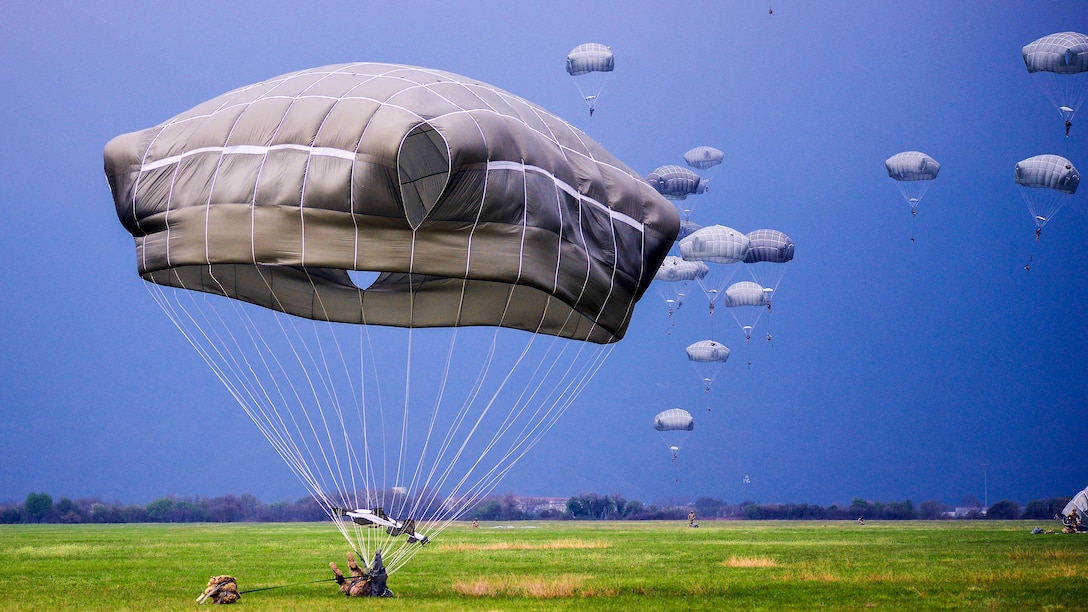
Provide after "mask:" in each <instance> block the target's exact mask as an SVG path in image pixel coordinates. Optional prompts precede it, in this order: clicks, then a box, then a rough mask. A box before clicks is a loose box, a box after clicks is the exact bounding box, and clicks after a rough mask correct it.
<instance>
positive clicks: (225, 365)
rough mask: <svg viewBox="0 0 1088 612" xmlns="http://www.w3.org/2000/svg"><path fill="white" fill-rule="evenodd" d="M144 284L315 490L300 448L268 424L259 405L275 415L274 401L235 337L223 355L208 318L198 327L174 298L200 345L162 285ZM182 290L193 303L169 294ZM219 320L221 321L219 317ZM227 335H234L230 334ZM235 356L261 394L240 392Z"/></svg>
mask: <svg viewBox="0 0 1088 612" xmlns="http://www.w3.org/2000/svg"><path fill="white" fill-rule="evenodd" d="M148 285H149V287H148V290H149V293H151V294H152V296H153V297H154V298H155V299H156V302H158V303H159V305H160V307H162V308H163V311H164V312H165V313H166V314H167V317H168V318H170V320H171V321H172V322H174V324H175V326H176V327H177V328H178V329H179V331H181V332H182V335H183V336H185V337H186V339H187V340H189V342H190V344H191V345H192V346H193V347H194V348H195V349H196V350H197V353H198V354H199V355H201V356H202V357H203V358H204V360H205V363H207V364H208V366H209V367H210V368H211V370H212V372H213V373H214V374H216V376H217V377H218V378H219V379H220V381H221V382H222V383H223V384H224V386H225V387H226V388H227V390H228V392H229V393H231V395H232V396H233V397H234V398H235V400H236V401H237V402H238V404H239V405H240V406H241V407H242V409H243V411H245V412H246V414H247V415H248V416H249V417H250V419H251V420H252V421H253V423H254V424H255V425H256V426H257V428H258V430H259V431H261V433H262V434H263V435H264V436H265V438H266V439H267V440H268V441H269V443H271V444H272V446H273V448H274V449H275V450H276V451H277V453H278V454H280V456H281V458H283V459H284V461H285V462H286V463H287V464H288V467H290V468H291V469H292V471H294V472H295V474H296V476H297V477H298V478H299V480H301V481H303V483H304V484H308V488H310V489H311V491H313V492H316V491H318V490H319V489H320V487H319V485H318V483H317V481H316V479H315V478H314V476H313V474H312V472H310V471H309V470H308V468H307V467H306V463H305V461H303V460H302V459H301V451H300V450H299V448H298V446H297V445H293V444H292V443H291V442H290V441H288V440H285V439H284V438H283V437H282V436H280V435H278V432H279V430H277V429H276V428H275V427H274V426H271V423H273V418H272V417H270V416H269V415H268V412H267V411H266V409H265V408H262V407H261V406H262V404H264V403H267V405H268V406H269V408H270V409H271V410H272V412H273V413H274V414H278V412H276V410H275V402H273V401H271V398H270V396H269V395H268V394H267V391H265V390H264V387H263V385H261V384H260V381H259V377H257V376H256V373H255V370H253V368H252V362H250V361H249V360H248V359H246V358H245V355H244V352H242V351H241V347H240V344H238V343H237V340H236V339H235V340H234V344H235V346H236V348H238V349H239V350H238V352H237V353H232V352H229V351H228V352H226V354H224V351H223V349H225V348H226V347H227V346H228V345H227V343H226V341H225V340H222V338H221V336H219V335H218V333H216V336H217V337H219V338H220V340H219V341H218V344H217V343H216V342H214V341H212V338H211V336H209V335H208V333H207V332H206V331H205V330H210V329H212V328H213V326H212V325H211V324H210V321H209V320H208V319H207V318H206V317H205V321H206V327H202V326H201V325H200V324H199V323H197V321H196V318H195V317H194V316H193V313H192V311H189V310H188V309H186V308H185V307H184V306H183V305H182V304H181V302H180V301H174V302H173V303H174V304H175V305H176V307H177V308H179V309H180V310H181V311H182V312H183V313H185V315H186V317H187V318H188V320H189V321H190V323H191V324H192V325H193V327H194V328H196V330H198V331H199V332H200V333H199V337H203V338H204V339H205V341H206V342H207V347H208V348H205V346H203V345H202V344H201V343H200V342H199V341H198V334H196V333H194V332H192V331H190V329H189V328H188V327H187V326H185V325H184V324H183V319H182V317H181V316H179V315H178V312H177V310H175V309H173V308H171V307H170V306H169V304H170V303H171V301H170V300H169V299H168V298H167V297H166V295H165V293H164V291H163V289H162V287H160V286H158V285H155V286H154V287H151V286H150V285H152V283H148ZM153 289H154V291H153ZM156 291H157V294H156ZM182 293H184V294H188V295H187V297H188V298H189V299H190V301H192V302H194V303H195V300H196V298H195V297H194V295H193V292H190V291H185V290H178V291H177V292H174V293H173V295H175V296H177V297H181V295H182ZM202 299H203V300H204V301H205V303H207V297H203V298H202ZM209 306H210V305H209ZM196 311H197V312H205V309H200V308H197V309H196ZM213 311H214V309H213ZM220 322H221V323H222V320H221V318H220ZM221 329H223V330H226V331H228V332H229V328H228V327H226V325H225V323H223V324H222V327H221ZM229 335H231V337H232V338H234V336H233V335H232V334H229ZM219 347H221V348H219ZM212 353H215V354H216V355H218V356H219V359H220V360H221V361H216V359H214V358H213V357H212ZM227 355H230V357H227ZM236 357H241V358H242V359H243V360H244V361H245V363H246V364H248V365H247V366H246V369H247V370H248V371H249V372H250V373H251V374H253V375H254V376H253V378H251V379H249V380H250V381H251V382H252V384H254V385H256V386H257V387H258V388H260V389H261V394H257V393H256V392H255V390H248V391H244V392H243V389H251V387H249V385H246V384H244V383H245V381H246V380H247V378H246V377H245V376H244V375H242V374H241V372H242V371H243V370H242V369H241V368H240V367H239V365H235V366H230V363H231V362H233V363H235V364H237V360H236ZM266 367H267V364H266ZM228 372H233V375H228ZM239 385H241V386H239ZM260 396H263V397H264V398H265V399H266V400H267V402H261V401H260V400H259V399H258V397H260ZM281 396H282V394H281ZM280 422H281V424H282V419H281V420H280ZM284 431H286V429H284Z"/></svg>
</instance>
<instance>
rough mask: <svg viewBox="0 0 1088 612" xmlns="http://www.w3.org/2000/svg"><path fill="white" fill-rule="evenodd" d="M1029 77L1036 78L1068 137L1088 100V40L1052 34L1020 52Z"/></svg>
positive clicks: (1075, 34)
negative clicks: (1058, 116) (1057, 114)
mask: <svg viewBox="0 0 1088 612" xmlns="http://www.w3.org/2000/svg"><path fill="white" fill-rule="evenodd" d="M1021 53H1022V55H1023V57H1024V66H1025V67H1027V69H1028V73H1030V74H1034V75H1037V76H1036V77H1034V78H1036V80H1038V81H1039V84H1040V85H1042V88H1043V92H1044V93H1045V94H1046V96H1047V98H1049V99H1050V102H1051V104H1053V105H1054V108H1056V109H1058V113H1059V114H1060V115H1061V117H1062V121H1064V122H1065V135H1066V137H1068V136H1069V128H1070V127H1071V126H1072V124H1073V117H1074V116H1075V115H1076V114H1077V110H1078V109H1080V107H1081V106H1082V105H1083V104H1084V100H1085V98H1086V97H1088V75H1085V74H1084V73H1085V72H1088V36H1085V35H1084V34H1081V33H1079V32H1058V33H1056V34H1049V35H1047V36H1044V37H1042V38H1040V39H1038V40H1035V41H1032V42H1031V43H1029V44H1027V45H1025V46H1024V48H1023V49H1022V50H1021Z"/></svg>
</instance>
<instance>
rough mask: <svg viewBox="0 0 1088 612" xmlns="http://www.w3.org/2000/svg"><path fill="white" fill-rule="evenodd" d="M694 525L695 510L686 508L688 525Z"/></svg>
mask: <svg viewBox="0 0 1088 612" xmlns="http://www.w3.org/2000/svg"><path fill="white" fill-rule="evenodd" d="M694 526H695V511H694V510H688V527H694Z"/></svg>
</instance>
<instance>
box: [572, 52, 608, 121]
mask: <svg viewBox="0 0 1088 612" xmlns="http://www.w3.org/2000/svg"><path fill="white" fill-rule="evenodd" d="M615 68H616V60H615V57H614V56H613V55H612V47H609V46H608V45H602V44H600V43H583V44H581V45H578V46H577V47H575V48H573V49H571V51H570V53H568V54H567V74H569V75H570V76H571V77H573V79H574V86H575V87H577V88H578V93H580V94H582V99H583V100H585V102H586V106H587V107H589V116H590V117H592V116H593V111H594V110H595V109H596V105H597V99H598V98H599V97H600V95H601V92H602V91H603V90H604V85H605V83H606V82H607V81H608V75H609V74H611V73H612V71H613V70H614V69H615Z"/></svg>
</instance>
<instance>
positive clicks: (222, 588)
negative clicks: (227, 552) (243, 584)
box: [196, 575, 241, 604]
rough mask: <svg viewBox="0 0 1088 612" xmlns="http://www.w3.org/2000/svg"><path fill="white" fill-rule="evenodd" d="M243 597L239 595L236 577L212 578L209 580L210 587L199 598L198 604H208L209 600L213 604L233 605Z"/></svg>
mask: <svg viewBox="0 0 1088 612" xmlns="http://www.w3.org/2000/svg"><path fill="white" fill-rule="evenodd" d="M240 597H241V595H240V594H239V593H238V582H237V581H236V580H235V579H234V576H225V575H224V576H212V577H211V579H210V580H208V587H207V588H206V589H204V594H203V595H201V596H200V597H198V598H197V600H196V601H197V603H206V602H207V601H208V600H209V599H211V600H212V603H217V604H232V603H234V602H236V601H238V598H240Z"/></svg>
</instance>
